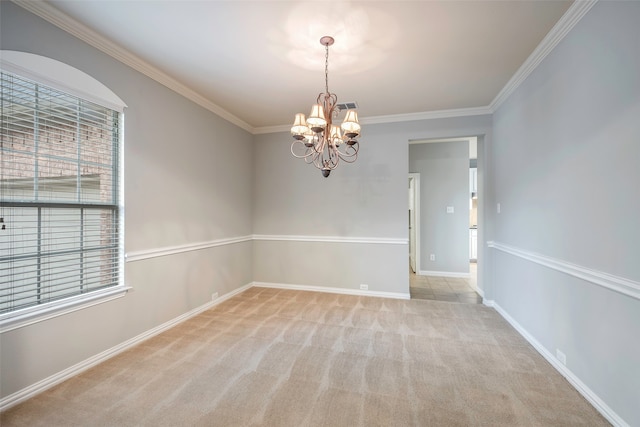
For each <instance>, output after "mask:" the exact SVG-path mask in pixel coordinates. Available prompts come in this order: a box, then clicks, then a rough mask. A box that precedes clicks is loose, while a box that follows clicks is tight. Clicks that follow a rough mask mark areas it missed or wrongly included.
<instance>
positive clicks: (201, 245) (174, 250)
mask: <svg viewBox="0 0 640 427" xmlns="http://www.w3.org/2000/svg"><path fill="white" fill-rule="evenodd" d="M253 240H263V241H282V242H325V243H363V244H382V245H408V244H409V239H392V238H384V237H339V236H296V235H265V234H254V235H247V236H241V237H230V238H227V239H217V240H210V241H208V242H198V243H187V244H184V245H176V246H165V247H162V248H155V249H144V250H140V251H133V252H127V253H126V255H125V260H126V262H135V261H141V260H145V259H150V258H157V257H161V256H167V255H175V254H180V253H183V252H190V251H199V250H201V249H209V248H214V247H217V246H225V245H232V244H235V243H242V242H249V241H253Z"/></svg>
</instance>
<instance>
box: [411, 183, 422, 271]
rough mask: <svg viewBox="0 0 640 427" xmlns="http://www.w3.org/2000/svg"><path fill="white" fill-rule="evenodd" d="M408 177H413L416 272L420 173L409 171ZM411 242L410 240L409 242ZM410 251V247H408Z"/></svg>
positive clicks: (418, 251)
mask: <svg viewBox="0 0 640 427" xmlns="http://www.w3.org/2000/svg"><path fill="white" fill-rule="evenodd" d="M409 178H413V185H414V187H413V207H414V211H415V213H414V215H415V217H416V218H415V224H414V225H415V228H416V253H415V254H413V255H414V256H415V257H416V272H418V271H420V218H421V217H420V174H419V173H418V172H409ZM409 244H411V242H409ZM409 251H411V248H409Z"/></svg>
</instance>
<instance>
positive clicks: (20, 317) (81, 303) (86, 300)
mask: <svg viewBox="0 0 640 427" xmlns="http://www.w3.org/2000/svg"><path fill="white" fill-rule="evenodd" d="M130 289H131V287H128V286H115V287H112V288H108V289H103V290H100V291H95V292H91V293H88V294H85V295H77V296H75V297H71V298H66V299H64V300H60V301H55V302H52V303H49V304H45V305H42V306H35V307H29V308H25V309H23V310H18V311H15V312H11V313H5V314H4V315H1V316H0V334H2V333H5V332H9V331H12V330H14V329H18V328H22V327H24V326H28V325H32V324H34V323H38V322H42V321H44V320H48V319H52V318H54V317H58V316H62V315H63V314H68V313H72V312H74V311H77V310H82V309H85V308H87V307H91V306H94V305H97V304H102V303H105V302H107V301H111V300H114V299H116V298H120V297H123V296H125V295H126V293H127V291H129V290H130Z"/></svg>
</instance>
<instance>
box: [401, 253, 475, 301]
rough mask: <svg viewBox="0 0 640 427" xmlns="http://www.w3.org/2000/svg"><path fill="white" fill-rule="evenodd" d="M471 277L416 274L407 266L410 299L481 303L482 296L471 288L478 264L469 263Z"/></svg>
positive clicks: (473, 284)
mask: <svg viewBox="0 0 640 427" xmlns="http://www.w3.org/2000/svg"><path fill="white" fill-rule="evenodd" d="M469 271H470V273H471V277H470V278H468V279H463V278H458V277H438V276H418V275H416V274H415V273H414V272H413V271H411V267H409V286H410V293H411V299H429V300H437V301H449V302H461V303H466V304H482V297H481V296H480V295H478V293H477V292H475V291H474V290H473V289H474V287H475V284H476V281H477V275H478V265H477V264H476V263H471V264H470V269H469Z"/></svg>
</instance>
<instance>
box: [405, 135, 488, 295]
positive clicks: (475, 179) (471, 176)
mask: <svg viewBox="0 0 640 427" xmlns="http://www.w3.org/2000/svg"><path fill="white" fill-rule="evenodd" d="M449 142H451V143H458V146H457V147H458V148H454V146H451V147H452V148H451V149H450V150H451V151H450V152H451V153H455V154H452V156H456V157H443V158H446V159H447V160H445V161H450V160H449V159H458V160H455V161H456V162H457V163H455V164H454V165H453V166H452V167H451V169H449V171H453V170H455V171H456V172H455V173H454V174H451V173H449V174H447V173H446V172H444V175H435V176H434V178H433V179H436V180H437V182H438V185H439V187H437V188H438V189H437V191H440V193H437V192H436V193H434V194H435V197H434V199H433V200H438V201H439V202H440V204H442V205H443V206H445V204H443V203H442V198H441V195H442V194H443V193H442V188H447V191H448V190H449V188H448V187H447V185H449V187H452V188H451V191H452V193H444V194H446V195H448V194H451V196H445V197H451V198H450V199H447V202H448V200H455V201H454V202H452V204H453V203H458V204H457V205H456V206H458V207H457V208H456V209H455V212H454V211H453V209H452V211H451V212H449V209H447V213H455V214H456V215H463V216H466V219H463V218H459V219H456V220H455V221H457V222H456V224H457V225H455V227H457V228H456V229H455V230H453V231H452V233H451V234H449V231H447V233H445V236H449V240H448V241H449V242H451V241H454V240H455V242H457V243H456V244H455V245H456V246H450V247H446V246H445V249H447V250H448V249H449V248H457V249H454V251H455V252H454V255H453V256H454V257H457V258H454V259H455V261H454V262H455V263H457V264H455V265H454V266H453V267H454V268H452V269H451V270H447V269H442V271H440V270H439V269H437V268H426V269H424V270H421V268H420V263H421V262H422V263H423V264H424V263H425V262H426V263H427V264H429V265H431V264H430V263H429V260H431V261H434V255H431V256H430V257H429V256H427V259H426V261H425V260H424V259H421V256H420V239H421V237H422V238H424V237H425V236H421V233H420V231H419V230H420V224H421V219H422V220H423V221H424V220H425V218H422V216H424V215H426V214H427V213H426V212H430V213H429V217H427V218H426V220H427V221H434V218H436V219H435V221H436V222H435V224H441V223H442V221H443V219H442V218H440V217H438V216H437V215H439V212H438V213H436V214H435V216H434V215H432V214H431V210H429V209H427V211H423V214H422V215H420V207H421V203H420V193H421V191H420V180H421V178H422V179H426V180H429V179H432V178H430V176H431V175H430V174H431V172H429V173H428V174H427V175H424V176H422V177H421V174H420V172H423V171H422V170H420V168H424V164H425V161H424V160H423V158H422V157H420V156H424V155H425V154H424V153H425V152H429V153H434V156H433V157H427V159H431V160H428V161H430V162H433V160H434V159H435V160H437V161H440V157H438V154H440V153H439V152H438V151H437V150H438V149H429V150H427V151H425V150H422V149H419V148H418V149H413V153H414V157H410V159H409V163H410V169H409V170H411V171H412V172H411V173H409V174H408V187H407V188H408V214H409V218H408V232H409V242H408V243H409V250H408V252H409V278H410V284H409V286H410V295H411V298H419V299H439V300H444V301H456V302H465V303H477V304H481V303H482V300H483V294H484V292H483V290H482V285H483V283H482V280H481V278H480V277H478V271H479V267H481V265H479V264H480V262H481V261H482V257H481V255H482V253H481V252H482V250H481V249H482V248H481V245H480V243H479V242H480V236H479V233H478V232H479V231H480V228H481V227H480V226H481V223H482V217H483V215H482V214H481V205H480V204H479V197H478V196H479V195H480V193H481V191H482V188H481V187H482V185H481V181H482V175H483V174H482V168H483V165H484V162H483V159H482V153H483V151H484V136H481V135H478V136H468V137H456V138H444V139H430V140H412V141H409V144H412V145H413V144H429V143H449ZM460 142H467V143H468V145H467V147H468V149H467V150H468V151H467V155H466V156H465V155H464V153H461V152H460V148H459V143H460ZM443 150H449V149H443ZM409 151H410V153H411V152H412V150H411V149H410V150H409ZM444 152H446V151H444ZM420 153H421V154H420ZM465 157H466V160H464V158H465ZM461 161H462V162H464V163H466V167H464V166H463V165H462V164H461V163H460V162H461ZM444 164H445V163H443V162H442V163H438V164H433V163H431V164H430V166H429V167H428V168H427V170H428V171H432V170H438V168H440V170H444V169H443V168H444V166H443V165H444ZM446 167H450V166H449V164H447V166H446ZM462 167H464V168H465V169H461V168H462ZM434 168H435V169H434ZM463 170H466V172H465V174H466V175H467V178H462V176H461V175H460V173H462V171H463ZM425 176H426V178H425ZM440 177H442V180H440ZM451 177H452V178H451ZM447 179H450V180H453V181H444V180H447ZM461 179H464V181H462V182H460V181H461ZM467 179H468V181H467ZM465 181H466V182H467V183H468V186H467V185H464V184H463V183H464V182H465ZM434 182H435V181H434ZM450 182H454V184H449V183H450ZM422 184H424V182H423V183H422ZM427 184H429V182H427ZM462 185H464V187H466V190H465V189H464V188H463V187H462ZM429 188H430V187H429ZM431 193H433V191H431ZM431 193H428V194H431ZM464 193H466V194H467V195H466V197H465V196H464ZM438 197H440V199H438ZM464 200H466V202H465V201H464ZM424 202H425V201H424V200H423V202H422V203H424ZM461 203H465V204H466V206H467V207H466V208H465V207H464V206H465V204H461ZM438 206H439V205H438ZM446 206H449V205H448V204H447V205H446ZM422 207H423V208H424V207H425V206H422ZM458 212H459V213H460V214H458ZM446 220H448V218H446V219H445V221H446ZM460 221H462V223H460ZM423 225H424V224H423ZM445 225H446V224H445ZM427 226H428V227H427V228H428V229H431V228H429V227H430V225H429V223H427ZM437 231H438V232H439V235H438V234H435V235H434V236H435V238H436V239H442V238H443V237H442V235H443V232H442V229H441V228H438V229H437ZM463 233H464V234H463ZM432 234H433V233H432ZM465 235H466V236H467V237H466V238H464V237H463V236H465ZM465 240H466V242H467V243H466V244H464V241H465ZM437 242H438V243H440V240H437ZM423 243H424V242H423ZM427 243H429V242H427ZM462 245H464V246H462ZM431 246H434V245H431ZM426 247H427V248H428V247H429V245H427V246H426ZM435 247H436V246H434V248H435ZM440 248H442V246H440V245H438V246H437V250H440ZM423 249H424V248H423ZM424 250H426V249H424ZM443 252H444V253H445V254H446V255H447V256H449V254H450V253H451V252H446V251H443ZM429 253H431V252H429ZM465 253H466V254H467V256H465V255H464V254H465ZM456 254H457V255H456ZM435 258H436V259H438V258H437V255H436V257H435ZM465 258H466V268H465ZM456 267H457V268H456ZM465 270H466V273H465Z"/></svg>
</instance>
